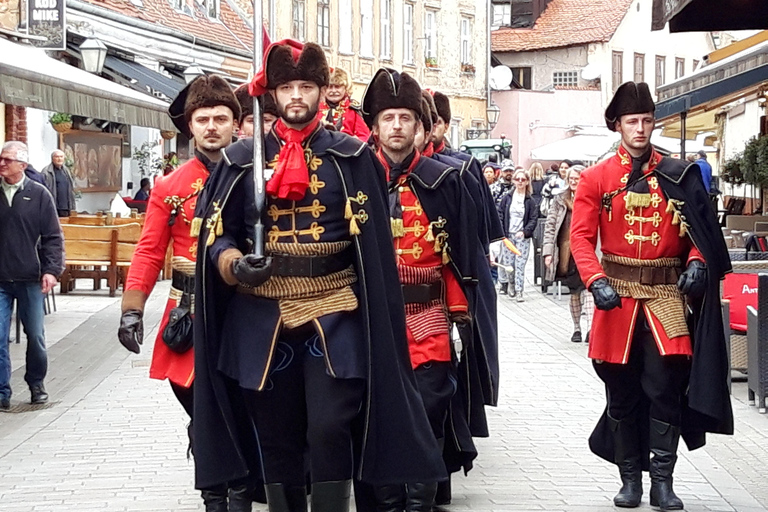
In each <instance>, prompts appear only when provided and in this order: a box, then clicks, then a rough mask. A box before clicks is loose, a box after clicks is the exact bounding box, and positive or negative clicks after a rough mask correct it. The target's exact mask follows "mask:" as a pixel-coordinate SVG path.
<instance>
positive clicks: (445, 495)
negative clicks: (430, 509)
mask: <svg viewBox="0 0 768 512" xmlns="http://www.w3.org/2000/svg"><path fill="white" fill-rule="evenodd" d="M450 504H451V475H448V480H445V481H444V482H438V484H437V494H435V505H450Z"/></svg>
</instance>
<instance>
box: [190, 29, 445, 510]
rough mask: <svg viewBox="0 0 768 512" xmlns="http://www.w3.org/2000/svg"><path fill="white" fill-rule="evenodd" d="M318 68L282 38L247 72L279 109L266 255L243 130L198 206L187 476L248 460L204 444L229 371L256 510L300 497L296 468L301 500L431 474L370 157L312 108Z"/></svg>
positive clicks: (377, 176) (218, 428) (310, 47)
mask: <svg viewBox="0 0 768 512" xmlns="http://www.w3.org/2000/svg"><path fill="white" fill-rule="evenodd" d="M328 79H329V71H328V65H327V63H326V60H325V54H324V52H323V50H322V49H321V48H320V47H319V46H317V45H315V44H312V43H307V44H306V45H302V44H301V43H298V42H296V41H292V40H285V41H280V42H278V43H275V44H273V45H271V46H270V47H269V48H268V49H267V51H266V52H265V55H264V66H263V68H262V69H261V70H260V71H259V72H258V73H257V74H256V76H255V77H254V79H253V81H252V83H251V85H250V93H251V94H252V95H261V94H264V93H269V94H271V95H272V96H273V97H274V99H275V103H276V104H277V106H278V110H279V112H280V119H279V120H278V121H277V122H276V123H275V125H274V126H273V128H272V131H271V132H270V133H269V134H268V135H267V136H266V138H265V148H264V149H265V151H264V153H265V157H266V160H267V162H269V167H270V168H271V169H272V174H271V177H270V179H269V181H267V183H266V187H265V192H266V205H264V207H263V209H262V210H261V212H260V213H261V221H262V222H263V227H264V231H265V236H266V244H265V247H264V253H265V254H266V255H267V256H266V257H259V256H256V255H255V254H252V253H251V251H252V248H253V243H254V240H258V237H257V234H258V232H257V231H256V229H255V228H254V225H255V223H256V215H257V214H258V213H259V212H258V211H257V209H256V207H255V206H254V205H255V200H256V195H255V191H254V181H253V172H254V170H253V167H254V166H253V139H244V140H241V141H239V142H238V143H236V144H234V145H233V146H232V147H230V148H227V150H226V152H225V156H224V159H225V161H224V163H223V164H222V165H221V166H220V167H219V168H218V169H217V171H216V173H215V174H214V176H213V177H212V178H211V181H210V182H209V184H208V186H207V188H206V191H205V195H204V197H203V199H202V200H201V202H200V205H199V207H198V211H197V215H198V216H199V217H200V218H201V221H202V225H203V231H202V232H201V234H200V241H201V244H200V252H199V256H198V274H197V275H198V276H201V278H202V281H201V282H200V283H198V298H199V300H198V302H197V306H198V308H200V310H201V311H202V317H201V318H202V321H200V322H196V324H195V328H196V335H195V352H196V376H197V377H196V378H197V382H196V384H195V385H196V386H200V387H197V388H196V395H195V413H196V414H197V415H198V417H204V418H205V421H204V422H198V421H197V420H196V421H195V436H196V439H197V440H198V445H201V446H203V447H205V448H206V452H205V453H204V454H202V455H201V454H200V453H199V452H198V453H196V457H195V462H196V465H197V477H198V479H197V485H198V486H201V485H205V482H206V481H207V480H208V479H209V478H210V475H211V473H212V472H215V471H216V469H217V468H218V465H219V463H220V462H221V461H223V460H233V461H235V462H236V463H238V464H239V465H240V466H246V465H247V455H246V454H243V453H241V452H240V451H237V450H227V449H224V450H222V449H220V448H219V447H218V446H216V442H217V441H218V440H219V439H220V438H222V437H227V433H228V432H231V424H232V416H233V414H234V412H235V411H234V404H233V403H232V395H231V393H229V392H228V391H229V390H228V388H227V385H226V384H227V383H228V382H234V383H236V385H237V386H239V390H240V393H241V394H242V396H244V397H245V400H246V402H247V407H248V410H249V412H250V413H251V417H252V419H253V421H254V423H255V425H256V429H257V431H258V436H259V447H260V452H261V456H262V460H263V470H264V478H265V482H266V485H265V488H266V493H267V500H268V503H269V510H270V511H271V512H295V511H306V509H307V508H306V507H307V502H306V470H307V469H309V475H310V476H311V482H312V498H311V500H312V510H313V511H316V512H321V511H328V512H330V511H333V512H344V511H346V510H349V499H350V488H351V483H352V479H353V477H354V478H357V479H360V480H362V481H365V482H370V483H382V482H383V483H393V484H397V483H405V482H430V481H432V482H433V481H437V480H439V479H441V478H445V469H444V467H443V464H442V462H441V461H440V452H439V449H438V446H437V443H436V442H435V440H434V438H433V437H432V436H431V434H430V431H429V422H428V420H427V417H426V414H425V413H424V409H423V407H422V405H421V402H420V399H419V396H418V392H417V389H416V383H415V380H414V376H413V373H412V371H411V368H410V364H409V363H410V362H409V360H408V347H407V342H406V335H405V319H404V306H403V302H402V296H401V292H400V287H399V283H398V278H397V267H396V264H395V257H394V252H393V251H392V245H391V244H392V241H391V239H390V237H389V216H388V213H387V199H386V191H385V188H384V171H383V169H382V168H381V166H380V164H379V163H378V161H377V159H376V156H375V155H374V154H373V152H372V151H371V150H370V149H369V148H368V147H367V146H366V145H365V144H364V143H363V142H361V141H359V140H358V139H356V138H354V137H350V136H348V135H345V134H342V133H338V132H334V131H329V130H327V129H326V128H325V127H324V126H323V124H322V123H320V121H319V119H318V118H317V111H318V104H319V101H320V98H321V96H322V94H323V93H324V92H325V88H326V86H327V85H328ZM203 382H204V383H205V385H204V386H201V383H203ZM201 439H202V440H204V442H202V443H201V442H199V441H200V440H201ZM305 462H306V465H305ZM358 510H362V509H361V508H360V507H358Z"/></svg>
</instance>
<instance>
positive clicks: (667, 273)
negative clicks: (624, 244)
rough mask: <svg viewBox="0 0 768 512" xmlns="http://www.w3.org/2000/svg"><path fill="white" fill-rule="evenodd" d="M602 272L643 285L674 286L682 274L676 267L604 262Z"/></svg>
mask: <svg viewBox="0 0 768 512" xmlns="http://www.w3.org/2000/svg"><path fill="white" fill-rule="evenodd" d="M603 270H605V273H606V274H607V275H608V277H612V278H614V279H619V280H621V281H629V282H633V283H640V284H645V285H657V284H676V283H677V280H678V279H679V278H680V274H681V273H682V269H680V268H678V267H635V266H630V265H622V264H621V263H616V262H613V261H605V260H604V261H603Z"/></svg>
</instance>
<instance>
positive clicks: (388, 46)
mask: <svg viewBox="0 0 768 512" xmlns="http://www.w3.org/2000/svg"><path fill="white" fill-rule="evenodd" d="M379 8H380V11H381V13H380V16H379V19H380V21H381V32H379V39H380V40H379V52H380V53H381V55H380V57H381V58H382V59H386V60H390V59H391V58H392V0H379Z"/></svg>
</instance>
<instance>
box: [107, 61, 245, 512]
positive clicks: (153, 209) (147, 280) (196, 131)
mask: <svg viewBox="0 0 768 512" xmlns="http://www.w3.org/2000/svg"><path fill="white" fill-rule="evenodd" d="M168 112H169V114H170V116H171V119H172V120H173V123H174V124H175V125H176V127H177V128H178V129H179V131H180V132H182V133H184V134H186V135H187V136H188V137H191V138H193V139H194V141H195V157H194V158H193V159H191V160H189V161H188V162H186V163H185V164H184V165H182V166H181V167H179V168H178V169H177V170H176V171H174V172H173V173H172V174H170V175H169V176H166V177H164V178H163V179H161V180H159V181H158V182H157V184H156V185H155V188H154V190H153V191H152V195H151V196H150V199H149V205H148V207H147V218H146V222H145V223H144V229H143V230H142V232H141V238H140V239H139V243H138V245H137V246H136V252H135V253H134V255H133V259H132V260H131V267H130V269H129V270H128V279H127V282H126V285H125V291H124V293H123V301H122V310H123V314H122V317H121V320H120V329H119V330H118V338H119V340H120V343H122V344H123V345H124V346H125V347H126V348H127V349H128V350H130V351H131V352H135V353H139V350H140V345H141V343H142V341H143V335H144V334H143V331H144V327H143V321H142V317H143V311H144V305H145V303H146V301H147V297H148V296H149V294H150V293H151V292H152V289H153V288H154V286H155V283H156V282H157V277H158V275H159V273H160V269H161V268H162V267H163V263H164V261H165V255H166V248H167V247H168V245H169V244H170V243H171V240H172V241H173V242H172V246H173V259H172V266H173V284H172V287H171V295H170V297H169V298H168V303H167V305H166V308H165V314H164V315H163V319H162V321H161V323H160V328H159V330H158V337H157V339H156V340H155V348H154V351H153V353H152V365H151V366H150V369H149V376H150V377H151V378H153V379H160V380H165V379H168V381H169V382H170V384H171V388H172V389H173V392H174V394H175V395H176V397H177V398H178V400H179V402H180V403H181V405H182V406H183V407H184V409H185V410H186V412H187V414H189V416H190V418H193V417H194V414H193V399H192V397H193V383H194V380H195V371H194V351H193V350H191V345H190V343H191V337H192V332H191V330H190V331H188V332H187V333H186V336H185V343H183V345H184V346H181V345H180V344H178V343H177V344H169V343H168V340H169V339H170V338H169V337H168V336H167V335H166V333H165V330H166V326H167V325H168V323H169V318H170V317H171V316H172V311H173V310H174V309H175V308H179V306H181V307H182V308H186V311H187V312H188V313H189V312H190V306H189V305H191V304H193V303H194V298H193V297H194V289H195V284H194V281H195V277H194V268H195V259H196V258H195V257H196V254H197V233H196V232H195V226H194V225H193V224H192V220H193V218H194V211H195V205H196V203H197V200H198V197H199V194H200V192H201V191H202V189H203V186H204V184H205V182H206V180H207V179H208V176H209V174H210V173H211V172H212V171H213V169H214V168H215V166H216V163H217V162H218V160H219V159H220V158H221V149H222V148H224V147H226V146H228V145H229V144H230V143H231V142H232V134H233V131H234V127H235V123H236V121H237V119H238V117H239V116H240V105H239V104H238V102H237V100H236V98H235V95H234V94H233V93H232V88H231V87H230V85H229V84H228V83H227V82H226V81H225V80H224V79H223V78H221V77H219V76H217V75H210V76H201V77H199V78H196V79H195V80H194V81H193V82H191V83H190V84H189V85H188V86H187V87H186V88H184V89H183V90H182V91H181V92H180V93H179V95H178V97H177V98H176V99H175V100H174V101H173V103H172V104H171V106H170V107H169V109H168ZM177 311H180V310H178V309H177ZM187 342H189V343H187ZM250 438H251V440H252V441H251V442H253V441H255V438H254V437H253V435H251V436H250ZM194 448H195V447H194V446H193V451H194V452H195V455H196V450H194ZM245 477H246V473H245V472H241V473H239V474H236V473H233V474H231V476H228V477H227V478H226V479H223V480H219V481H216V482H211V483H210V484H209V485H207V486H206V487H205V488H203V489H202V491H203V492H202V495H203V501H204V502H205V506H206V511H208V512H227V510H229V511H245V510H250V509H251V493H250V490H249V489H248V486H247V485H245ZM227 483H229V487H231V488H230V491H229V493H228V492H227V487H228V485H227ZM228 494H229V495H228ZM228 502H229V503H228Z"/></svg>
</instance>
